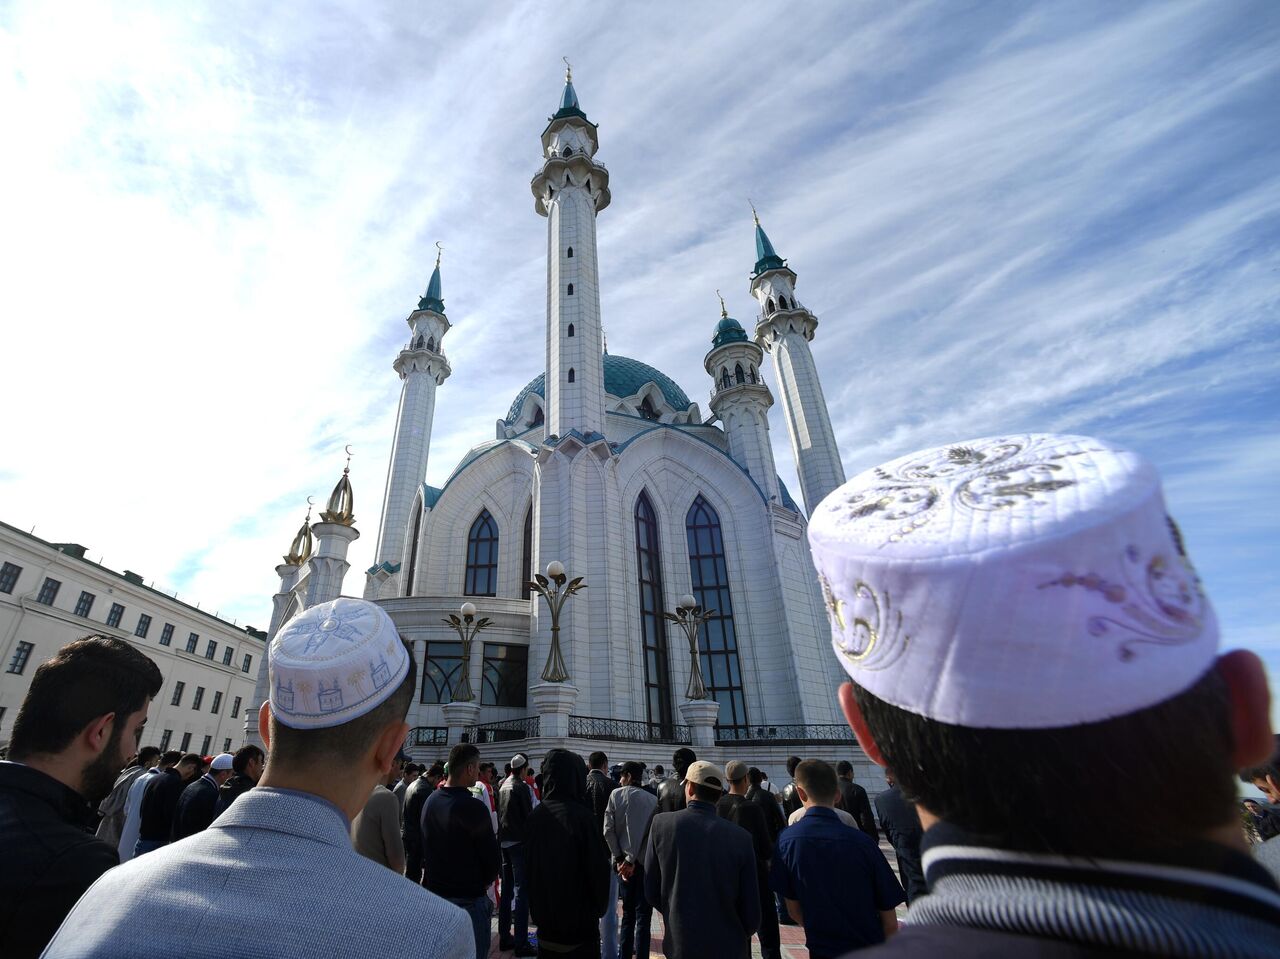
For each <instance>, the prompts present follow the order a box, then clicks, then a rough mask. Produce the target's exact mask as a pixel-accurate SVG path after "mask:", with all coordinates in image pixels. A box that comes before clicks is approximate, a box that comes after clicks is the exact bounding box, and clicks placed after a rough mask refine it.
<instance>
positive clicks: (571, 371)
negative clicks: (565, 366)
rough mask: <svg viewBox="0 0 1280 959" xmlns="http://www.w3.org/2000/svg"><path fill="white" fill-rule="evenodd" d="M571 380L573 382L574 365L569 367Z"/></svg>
mask: <svg viewBox="0 0 1280 959" xmlns="http://www.w3.org/2000/svg"><path fill="white" fill-rule="evenodd" d="M569 382H570V383H572V382H573V367H572V366H571V367H569Z"/></svg>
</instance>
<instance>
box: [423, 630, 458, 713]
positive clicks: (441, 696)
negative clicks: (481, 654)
mask: <svg viewBox="0 0 1280 959" xmlns="http://www.w3.org/2000/svg"><path fill="white" fill-rule="evenodd" d="M461 679H462V644H461V643H432V642H428V643H427V659H426V666H425V668H424V669H423V670H422V701H423V702H424V703H449V702H453V687H454V686H456V685H457V684H458V683H459V682H460V681H461Z"/></svg>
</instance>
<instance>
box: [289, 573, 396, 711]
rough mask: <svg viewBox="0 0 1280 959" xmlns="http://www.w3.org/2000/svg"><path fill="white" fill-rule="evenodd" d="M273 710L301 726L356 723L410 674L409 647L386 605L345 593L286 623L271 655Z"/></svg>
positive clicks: (305, 611) (384, 699) (306, 610)
mask: <svg viewBox="0 0 1280 959" xmlns="http://www.w3.org/2000/svg"><path fill="white" fill-rule="evenodd" d="M268 661H269V663H270V679H271V712H272V714H273V715H274V716H275V717H276V719H277V720H279V721H280V722H282V723H284V724H285V725H286V726H290V727H293V728H294V729H318V728H323V727H327V726H339V725H341V724H342V723H347V722H350V721H351V720H353V719H356V718H358V717H360V716H363V715H364V714H365V713H367V712H369V711H370V710H372V709H374V708H376V707H377V706H380V705H381V704H382V703H383V702H385V701H386V700H387V698H388V697H390V696H391V694H392V693H394V692H395V691H396V690H397V689H398V688H399V687H400V684H401V683H402V682H403V681H404V677H405V675H406V674H407V673H408V672H409V654H408V651H407V650H406V649H405V646H404V643H403V642H401V640H400V636H399V634H398V633H397V632H396V625H395V623H393V622H392V621H391V617H390V616H388V615H387V613H386V610H384V609H383V608H382V607H381V606H378V605H376V604H375V603H370V602H368V601H366V600H363V599H349V598H347V597H342V598H339V599H335V600H333V601H332V602H328V603H321V604H320V605H318V606H312V607H311V608H310V609H305V610H303V611H302V612H301V613H299V614H298V615H297V616H295V617H293V619H291V620H289V622H287V623H285V624H284V625H283V626H282V627H280V631H279V632H278V633H277V634H276V637H275V639H273V640H272V641H271V649H270V652H269V655H268Z"/></svg>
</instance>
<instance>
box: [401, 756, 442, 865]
mask: <svg viewBox="0 0 1280 959" xmlns="http://www.w3.org/2000/svg"><path fill="white" fill-rule="evenodd" d="M435 788H436V787H435V785H434V784H433V783H432V781H431V780H430V779H429V778H428V777H427V776H419V777H418V778H417V779H415V780H414V781H413V783H412V784H411V785H410V786H409V788H408V789H406V790H405V791H404V818H403V819H401V821H400V838H401V839H402V840H404V874H405V875H406V876H408V877H409V878H410V879H412V880H413V881H414V882H416V883H419V884H421V882H422V809H423V807H424V806H426V804H427V800H428V799H430V798H431V794H432V793H433V792H434V791H435Z"/></svg>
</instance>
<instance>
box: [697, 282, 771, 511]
mask: <svg viewBox="0 0 1280 959" xmlns="http://www.w3.org/2000/svg"><path fill="white" fill-rule="evenodd" d="M716 293H717V295H718V294H719V290H717V291H716ZM763 357H764V351H763V350H761V349H760V347H759V346H757V345H756V344H755V343H752V342H751V341H750V340H748V339H747V333H746V330H744V329H743V328H742V324H740V323H739V322H738V321H737V320H735V319H734V318H733V317H731V316H730V315H729V311H728V310H727V309H726V308H725V305H724V297H721V298H720V322H719V323H717V324H716V332H715V336H714V337H712V339H711V351H710V352H709V353H707V355H706V358H705V359H704V360H703V361H702V364H703V366H704V367H706V370H707V373H708V374H709V375H710V376H711V379H712V380H713V381H714V383H715V386H714V387H713V390H714V391H713V392H712V394H711V412H713V413H715V415H716V416H717V417H719V419H720V422H721V423H723V424H724V431H725V434H726V436H727V437H728V439H729V455H730V456H732V457H733V458H734V459H735V460H736V461H737V462H738V463H740V464H741V465H742V466H744V467H746V470H747V472H748V473H749V474H750V475H751V478H752V479H753V480H755V481H756V483H757V484H759V486H760V488H761V489H762V490H764V494H765V496H766V497H767V498H768V500H769V501H770V502H771V503H773V502H777V501H778V473H777V469H776V467H775V466H774V464H773V447H772V446H771V445H770V443H769V407H771V406H772V405H773V394H771V393H770V392H769V387H768V386H766V385H765V382H764V377H763V376H761V375H760V361H761V359H763Z"/></svg>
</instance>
